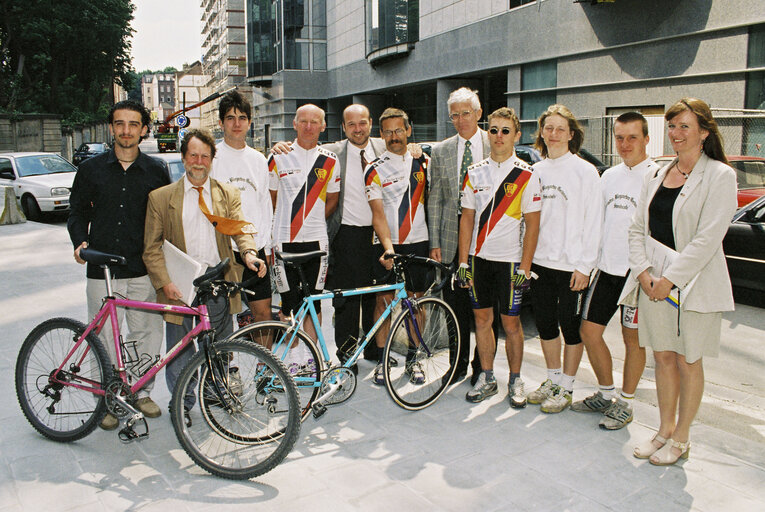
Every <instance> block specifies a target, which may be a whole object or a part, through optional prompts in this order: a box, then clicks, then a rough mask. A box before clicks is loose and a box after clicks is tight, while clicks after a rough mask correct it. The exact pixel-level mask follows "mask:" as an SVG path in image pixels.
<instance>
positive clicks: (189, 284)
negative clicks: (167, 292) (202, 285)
mask: <svg viewBox="0 0 765 512" xmlns="http://www.w3.org/2000/svg"><path fill="white" fill-rule="evenodd" d="M162 252H163V253H164V254H165V267H166V268H167V273H168V274H169V275H170V280H171V281H172V282H173V284H175V286H177V287H178V289H179V290H180V291H181V293H182V294H183V297H182V298H181V300H182V301H183V302H184V303H185V304H186V305H189V304H191V303H192V301H193V300H194V297H195V296H196V293H197V290H196V287H195V286H194V279H196V278H197V277H199V276H201V275H202V274H204V273H205V270H206V268H207V267H206V265H202V264H201V263H199V262H198V261H196V260H195V259H194V258H192V257H191V256H189V255H188V254H186V253H185V252H183V251H181V250H180V249H178V248H177V247H176V246H174V245H173V244H171V243H170V242H168V241H167V240H165V241H164V242H163V243H162Z"/></svg>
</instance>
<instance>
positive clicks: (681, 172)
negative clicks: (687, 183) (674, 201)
mask: <svg viewBox="0 0 765 512" xmlns="http://www.w3.org/2000/svg"><path fill="white" fill-rule="evenodd" d="M675 169H677V172H679V173H680V174H682V175H683V178H685V179H686V180H687V179H688V175H689V174H691V171H692V170H693V169H691V170H690V171H688V172H683V171H682V170H681V169H680V164H675Z"/></svg>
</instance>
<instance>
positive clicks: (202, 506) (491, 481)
mask: <svg viewBox="0 0 765 512" xmlns="http://www.w3.org/2000/svg"><path fill="white" fill-rule="evenodd" d="M71 252H72V250H71V245H70V244H69V242H68V237H67V234H66V229H65V227H64V225H63V224H62V223H60V222H59V223H53V224H39V223H34V222H27V223H26V224H17V225H11V226H0V290H2V293H0V311H2V315H1V316H0V345H1V346H2V347H4V350H3V351H2V353H1V354H0V371H1V373H2V389H5V390H6V393H4V394H3V395H2V397H0V432H1V433H2V434H0V512H6V511H17V510H18V511H22V510H23V511H37V510H45V511H65V510H74V509H77V510H79V511H89V510H93V511H103V510H109V511H111V510H147V511H150V510H163V511H165V510H168V509H172V510H175V511H186V510H188V511H195V512H200V511H204V510H216V511H218V510H253V508H254V507H259V509H261V510H301V509H311V510H318V511H323V510H358V509H362V510H391V509H393V510H454V511H459V512H464V511H466V510H471V511H472V510H481V511H491V510H508V509H513V510H521V511H525V510H540V511H548V510H549V511H558V510H573V511H607V510H618V511H625V510H636V511H637V510H660V511H689V510H694V511H710V512H711V511H720V510H731V511H748V510H762V509H763V508H765V438H764V437H763V436H764V434H765V398H763V394H764V393H765V386H764V385H763V382H764V380H763V378H764V377H763V351H762V350H761V348H762V347H763V346H765V325H763V320H762V317H763V316H765V315H762V314H761V313H762V310H759V309H756V308H747V307H744V306H741V307H738V310H737V311H736V313H734V314H731V315H726V317H725V319H724V321H723V327H724V334H723V347H722V349H721V357H720V358H719V359H716V360H712V361H706V365H705V366H706V368H707V379H708V381H709V383H708V385H707V388H706V392H705V396H704V402H703V404H702V408H701V412H700V414H699V419H698V421H697V422H696V424H694V426H693V428H692V430H691V441H692V444H693V448H692V450H691V455H690V459H689V460H688V461H686V462H685V463H683V464H682V465H680V466H677V467H667V468H659V467H654V466H651V465H650V464H648V463H647V461H640V460H637V459H635V458H633V457H632V455H631V453H632V446H633V445H634V444H635V443H636V442H638V441H641V440H643V439H645V438H647V437H650V436H651V435H653V433H654V432H655V430H654V429H655V426H656V425H657V423H658V411H657V409H656V407H655V405H654V404H655V392H654V383H653V371H652V369H651V368H650V367H649V368H647V369H646V373H645V375H644V379H643V380H642V381H641V384H640V388H639V390H638V394H637V400H636V404H635V421H633V422H632V424H630V425H629V426H628V427H627V428H625V429H623V430H620V431H616V432H606V431H601V430H599V429H598V428H597V423H598V420H599V417H598V416H597V415H586V414H577V413H574V412H571V411H565V412H563V413H561V414H557V415H545V414H542V413H540V412H539V409H538V408H537V407H535V406H528V407H527V408H526V409H522V410H514V409H510V408H509V407H508V405H507V398H506V383H507V362H506V361H505V360H504V356H503V355H502V354H503V353H504V351H503V350H500V352H499V354H500V355H499V356H498V357H497V364H496V369H497V375H498V380H499V383H500V393H499V394H498V395H496V396H494V397H492V398H491V399H489V400H487V401H485V402H483V403H481V404H477V405H472V404H468V403H467V402H465V400H464V395H465V392H466V391H467V390H468V389H469V384H468V383H467V382H466V381H465V382H462V383H461V384H458V385H455V386H453V387H452V389H451V390H450V391H449V392H448V393H447V394H446V395H444V396H443V397H442V398H441V399H440V400H439V401H438V402H437V403H436V404H435V405H433V406H431V407H430V408H428V409H425V410H423V411H419V412H415V413H410V412H406V411H404V410H403V409H400V408H399V407H397V406H396V405H395V404H394V403H393V402H392V401H391V400H390V399H389V398H388V397H387V396H386V393H385V391H384V390H383V389H380V388H377V387H376V386H374V385H373V384H372V383H371V373H372V370H373V367H372V365H371V364H370V363H367V362H361V363H360V367H361V368H360V369H361V371H360V374H359V378H360V381H359V385H358V389H357V391H356V394H355V395H354V396H353V397H352V398H351V399H350V400H349V401H348V402H346V403H345V404H342V405H339V406H336V407H331V408H330V409H329V411H328V412H327V414H326V415H325V416H323V417H322V418H321V419H320V420H319V421H314V420H313V419H312V418H309V419H308V420H307V421H306V422H305V423H304V424H303V427H302V431H301V439H300V441H298V443H297V445H296V446H295V449H294V450H293V452H292V453H291V454H290V455H289V456H288V458H287V459H286V460H285V461H284V462H283V463H282V464H281V465H280V466H279V467H277V468H276V469H274V470H273V471H271V472H270V473H267V474H266V475H263V476H261V477H260V478H258V479H256V480H252V481H245V482H230V481H226V480H222V479H219V478H216V477H213V476H210V475H208V474H206V473H205V472H204V471H202V470H201V469H199V468H197V467H196V466H195V465H194V464H193V463H192V462H191V460H190V459H189V458H188V457H187V456H186V455H185V453H184V452H183V450H182V449H181V448H180V445H179V444H178V442H177V440H176V438H175V433H174V432H173V429H172V426H171V425H170V421H169V418H168V417H167V414H164V415H163V416H162V417H160V418H158V419H154V420H149V422H150V423H149V425H150V429H151V437H150V438H149V439H147V440H146V441H143V442H140V443H134V444H130V445H123V444H121V443H120V442H119V441H118V440H117V436H116V434H115V432H103V431H101V430H97V431H96V432H94V433H93V434H91V435H90V436H88V437H86V438H85V439H82V440H80V441H78V442H76V443H71V444H59V443H55V442H52V441H48V440H46V439H45V438H43V437H42V436H40V435H39V434H37V433H36V432H35V431H34V430H33V429H32V427H31V426H30V425H29V424H28V423H27V422H26V420H25V419H24V417H23V415H22V413H21V410H20V409H19V407H18V403H17V401H16V397H15V387H14V383H13V372H14V366H15V360H16V355H17V352H18V349H19V347H20V345H21V343H22V341H23V339H24V338H25V336H26V335H27V333H28V332H29V331H30V330H31V329H32V328H33V327H34V326H35V325H37V324H38V323H40V322H41V321H43V320H44V319H46V318H49V317H53V316H71V317H74V318H77V319H80V320H85V310H86V307H85V289H84V288H85V279H84V268H83V267H81V266H79V265H77V264H76V263H75V262H74V260H73V259H72V254H71ZM325 318H329V315H326V316H325ZM525 328H526V337H527V343H526V357H525V362H524V367H523V378H524V380H525V381H526V384H527V388H529V389H533V388H534V387H536V386H537V385H538V384H539V383H540V382H541V381H542V380H543V379H544V378H545V369H544V364H543V360H542V356H541V350H540V349H539V342H538V339H536V338H535V335H536V332H535V331H534V329H533V322H532V321H531V320H530V319H525ZM618 330H619V329H618V326H617V325H615V324H613V323H612V325H611V326H609V328H608V330H607V336H608V339H609V343H610V344H611V345H612V347H613V349H614V350H613V351H614V354H615V356H616V358H617V361H616V363H615V370H617V372H618V371H619V370H620V369H621V365H620V361H619V358H620V357H622V352H623V351H622V352H620V347H619V345H620V343H621V342H620V341H619V338H618ZM612 342H613V343H612ZM650 360H651V357H650V355H649V361H650ZM615 377H616V382H617V385H618V384H619V383H620V382H621V375H619V374H617V375H616V376H615ZM594 389H595V385H594V379H593V377H592V372H591V370H590V369H589V367H588V366H587V364H586V361H585V362H583V364H582V368H581V369H580V371H579V375H578V380H577V386H576V390H575V399H581V398H583V397H584V396H586V395H588V394H590V393H592V392H593V390H594ZM154 398H155V399H156V400H157V402H159V403H160V405H162V406H163V407H164V405H165V404H166V403H167V401H168V399H169V394H168V392H167V389H166V387H165V386H164V379H163V378H161V376H160V379H158V382H157V386H156V387H155V392H154Z"/></svg>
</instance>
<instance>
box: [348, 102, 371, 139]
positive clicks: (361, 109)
mask: <svg viewBox="0 0 765 512" xmlns="http://www.w3.org/2000/svg"><path fill="white" fill-rule="evenodd" d="M343 131H344V132H345V136H346V137H348V140H349V141H350V143H351V144H353V145H354V146H356V147H359V148H365V147H366V146H367V142H369V135H370V133H372V116H371V115H370V114H369V109H368V108H367V107H365V106H364V105H359V104H357V103H354V104H353V105H348V106H347V107H345V110H343Z"/></svg>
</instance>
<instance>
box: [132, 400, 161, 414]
mask: <svg viewBox="0 0 765 512" xmlns="http://www.w3.org/2000/svg"><path fill="white" fill-rule="evenodd" d="M135 406H136V407H137V408H138V410H139V411H141V412H142V413H143V415H144V416H146V417H147V418H159V417H160V416H162V410H161V409H160V408H159V406H158V405H157V404H155V403H154V400H152V399H151V398H150V397H148V396H145V397H143V398H139V399H138V400H136V401H135Z"/></svg>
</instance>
